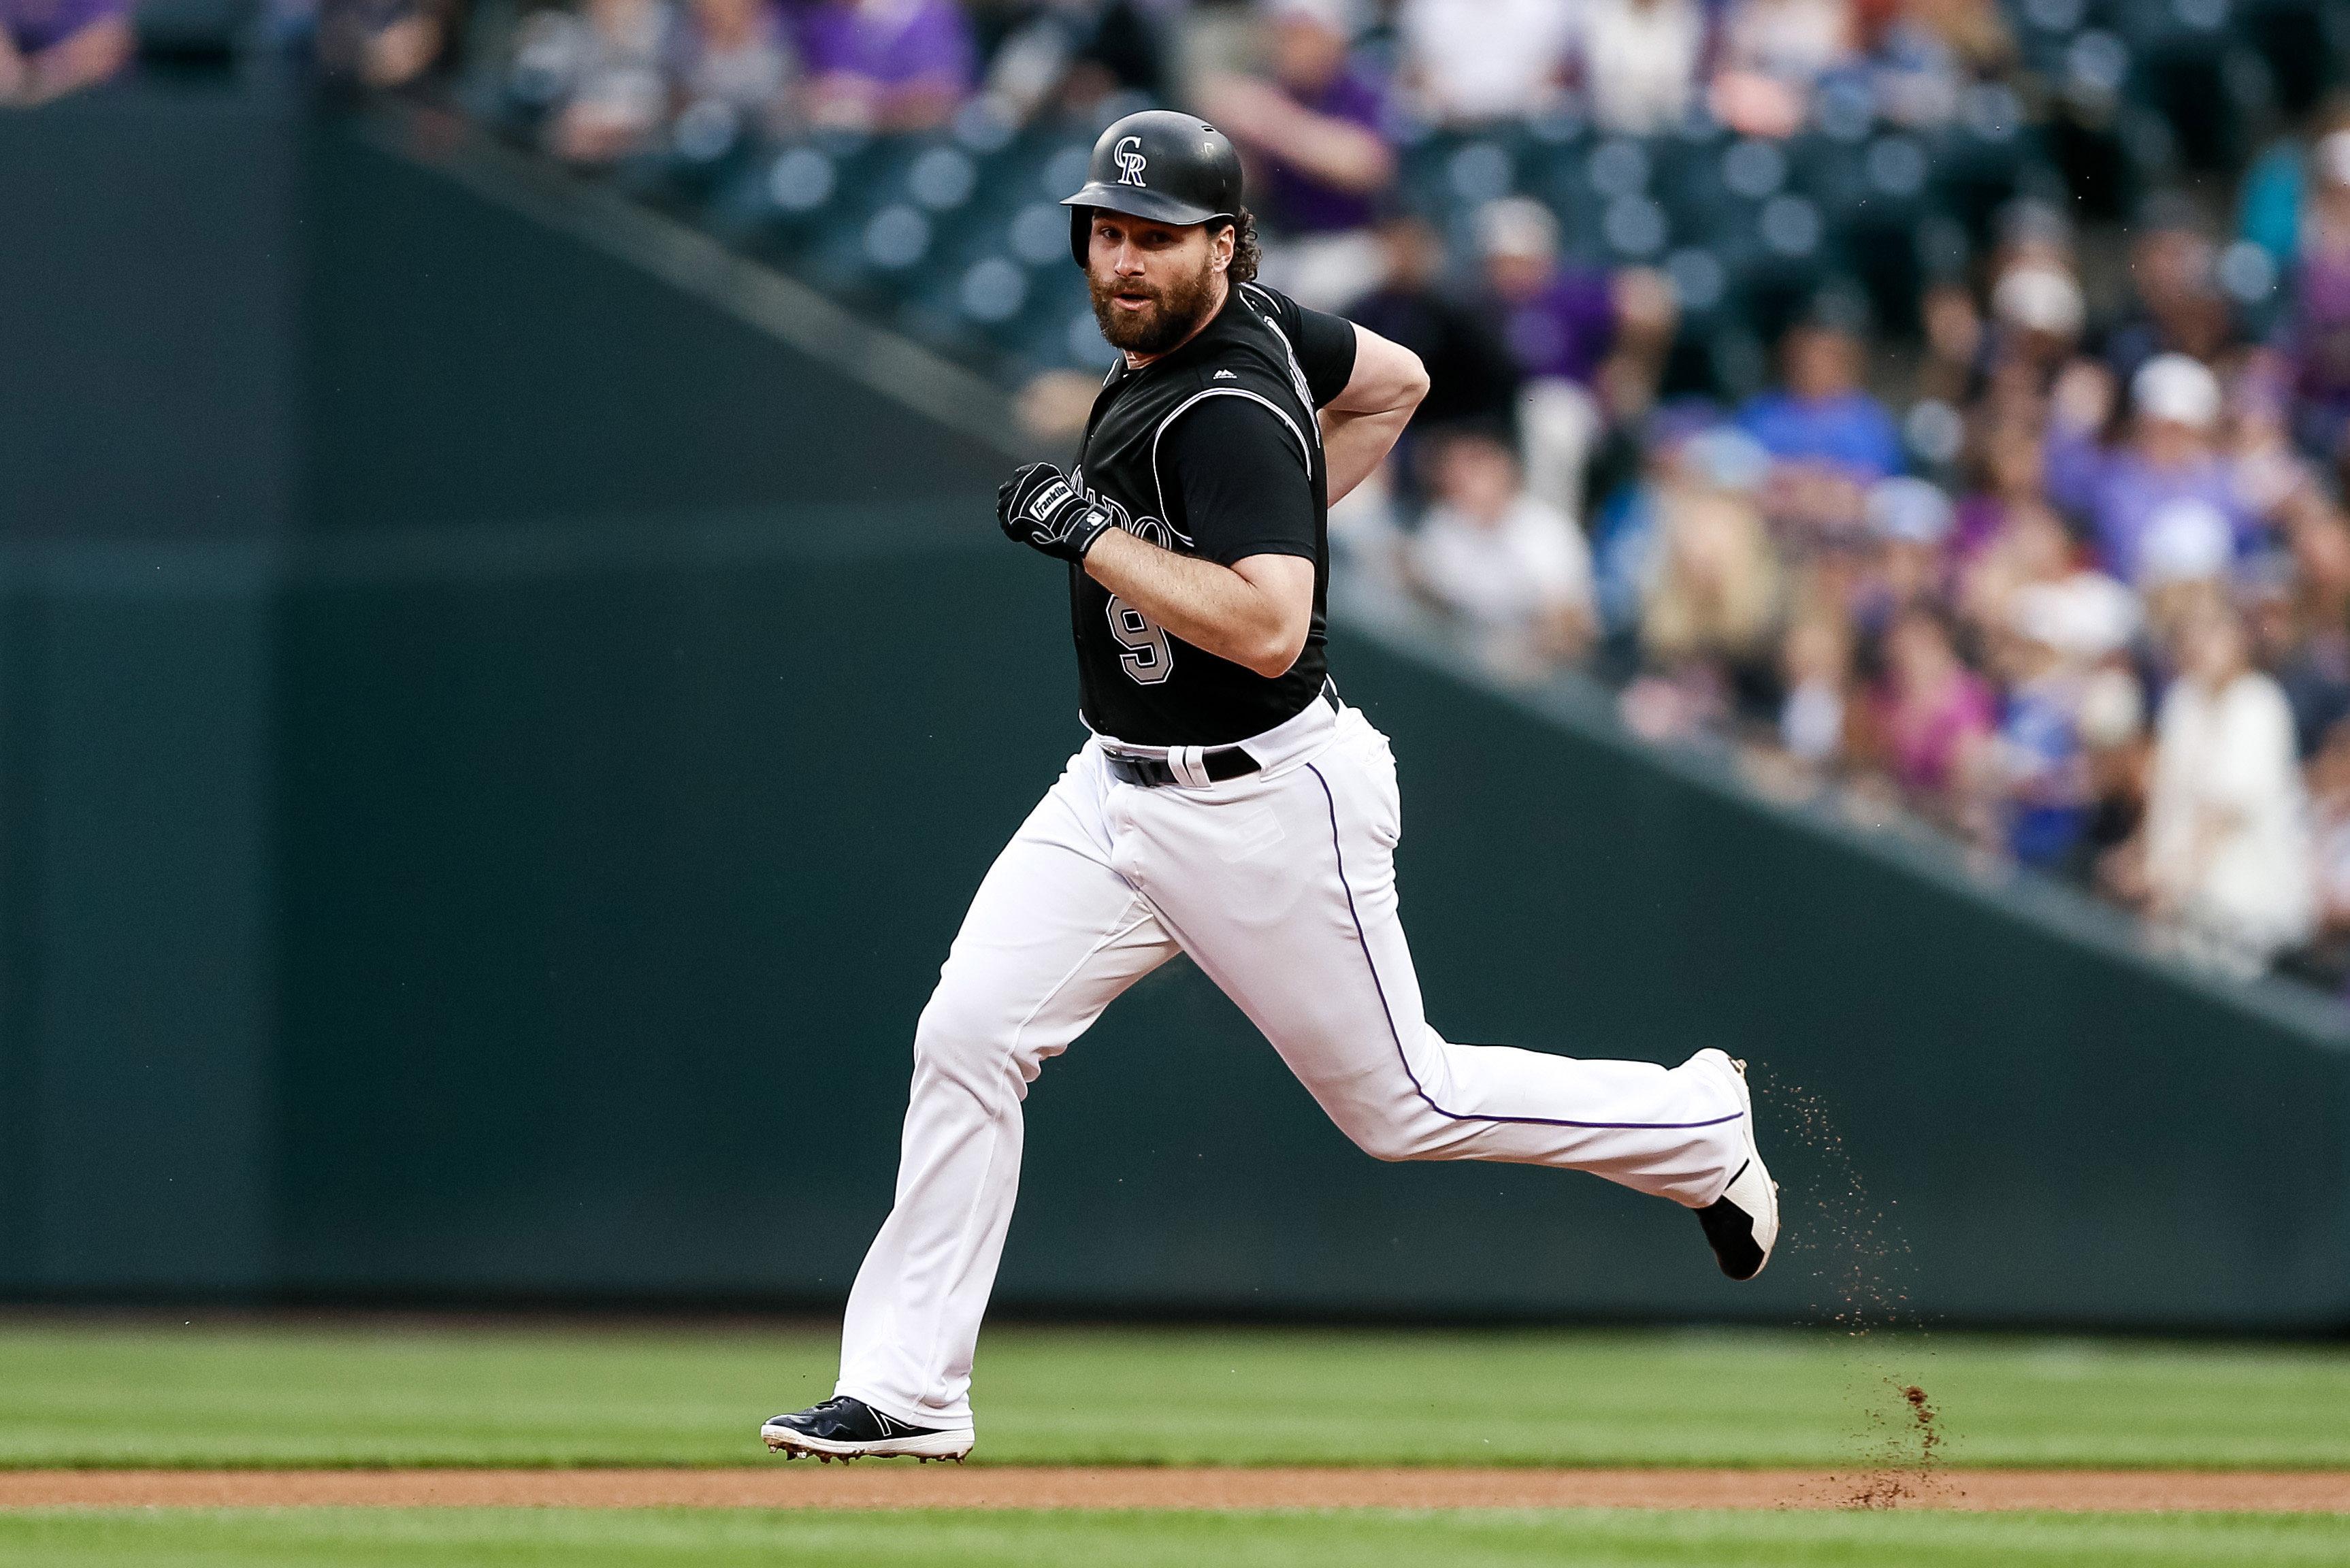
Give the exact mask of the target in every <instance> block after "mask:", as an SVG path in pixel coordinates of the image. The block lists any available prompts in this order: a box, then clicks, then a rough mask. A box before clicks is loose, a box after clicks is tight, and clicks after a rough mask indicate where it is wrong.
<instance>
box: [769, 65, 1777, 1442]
mask: <svg viewBox="0 0 2350 1568" xmlns="http://www.w3.org/2000/svg"><path fill="white" fill-rule="evenodd" d="M1063 204H1064V205H1066V206H1067V207H1068V208H1069V210H1070V226H1069V236H1070V248H1071V251H1072V252H1073V253H1074V254H1075V256H1076V262H1077V265H1080V266H1082V267H1083V268H1085V270H1086V278H1087V284H1088V285H1089V286H1090V288H1091V290H1092V295H1093V306H1094V314H1095V315H1096V316H1097V317H1098V318H1099V319H1100V322H1101V330H1102V336H1103V337H1106V338H1107V339H1108V340H1109V342H1110V344H1111V345H1112V347H1114V348H1118V349H1120V350H1122V351H1123V352H1122V355H1121V357H1120V358H1119V360H1118V363H1117V365H1116V366H1115V367H1114V368H1113V369H1111V370H1110V373H1109V376H1108V379H1107V380H1105V381H1104V382H1103V384H1102V389H1101V392H1100V394H1099V396H1098V397H1097V398H1096V400H1095V401H1094V407H1093V414H1092V418H1091V419H1090V420H1089V421H1087V429H1086V436H1085V442H1084V446H1083V448H1082V449H1081V451H1080V452H1079V456H1078V462H1077V465H1076V467H1075V468H1073V469H1071V470H1070V471H1069V472H1066V473H1064V472H1061V471H1060V470H1059V469H1057V468H1055V467H1053V466H1052V465H1051V464H1049V463H1042V462H1036V463H1030V464H1029V465H1027V466H1026V467H1024V468H1023V469H1021V470H1020V471H1019V472H1016V473H1014V475H1013V476H1012V477H1011V479H1010V480H1008V481H1007V482H1006V483H1004V485H1003V489H1002V490H1001V491H1000V492H999V493H998V494H997V502H996V516H997V519H998V521H999V522H1000V523H1001V524H1002V525H1003V532H1004V533H1005V535H1008V536H1009V537H1010V538H1011V539H1012V540H1014V542H1015V543H1018V544H1021V545H1027V546H1028V547H1030V548H1032V549H1035V550H1038V551H1041V552H1043V553H1044V554H1045V555H1047V556H1053V557H1055V558H1056V559H1058V560H1062V561H1066V562H1067V563H1068V575H1069V611H1070V618H1071V620H1072V622H1073V624H1074V627H1075V630H1076V644H1077V683H1078V691H1079V694H1080V698H1081V701H1082V708H1083V713H1084V717H1085V722H1086V725H1087V728H1088V729H1089V730H1090V731H1091V732H1092V734H1091V736H1090V738H1088V739H1087V742H1086V743H1085V744H1084V745H1083V746H1081V747H1079V748H1078V750H1077V753H1076V755H1075V756H1074V757H1072V758H1070V759H1069V763H1068V765H1067V767H1066V769H1064V770H1063V772H1062V774H1061V777H1060V782H1058V783H1057V784H1055V785H1054V786H1053V788H1052V789H1051V790H1050V791H1049V792H1048V793H1047V794H1045V798H1044V801H1043V803H1042V804H1040V805H1038V806H1037V807H1036V808H1035V811H1034V812H1032V813H1031V814H1030V815H1029V817H1028V819H1027V821H1026V822H1025V823H1024V824H1023V825H1022V826H1021V828H1020V830H1019V832H1018V833H1017V834H1016V835H1015V836H1014V837H1013V840H1012V842H1011V844H1010V845H1008V846H1006V847H1005V848H1004V850H1003V854H1002V855H1001V856H1000V857H998V858H997V859H996V862H995V864H994V866H993V868H992V869H990V870H989V872H988V874H987V877H986V878H985V879H984V880H983V882H982V883H981V884H980V888H979V892H978V894H977V895H976V897H974V898H972V905H971V910H970V912H969V913H968V914H967V915H966V916H964V918H963V923H962V931H961V932H960V933H959V934H958V935H957V936H956V938H955V940H954V945H953V947H952V948H951V950H950V951H949V953H948V956H947V961H946V964H945V967H944V968H943V969H942V970H941V972H940V976H939V984H938V989H937V990H936V991H935V992H932V993H931V1000H930V1003H929V1005H928V1006H926V1007H925V1008H924V1009H923V1010H922V1015H921V1019H920V1023H917V1024H916V1026H915V1030H914V1079H913V1091H912V1101H911V1104H910V1106H908V1109H907V1112H906V1127H905V1136H904V1142H903V1145H902V1147H901V1149H900V1152H899V1168H898V1190H897V1202H896V1206H895V1207H894V1208H893V1209H892V1210H891V1211H890V1214H889V1220H888V1221H887V1222H886V1223H884V1224H883V1225H882V1227H881V1232H880V1234H879V1236H878V1237H876V1238H875V1239H874V1242H873V1246H872V1250H871V1251H868V1253H867V1254H866V1257H865V1263H864V1266H863V1268H862V1269H861V1270H859V1272H858V1276H857V1283H856V1285H855V1287H854V1288H853V1289H852V1290H851V1292H850V1293H849V1298H848V1312H847V1324H846V1328H845V1332H844V1335H843V1341H844V1343H843V1345H842V1348H841V1362H840V1380H839V1383H838V1385H837V1388H836V1391H835V1393H834V1397H832V1398H830V1399H827V1400H826V1401H824V1402H823V1403H822V1404H820V1405H817V1406H816V1407H813V1408H811V1409H806V1410H801V1411H798V1412H796V1413H795V1414H791V1415H785V1416H777V1417H775V1418H774V1419H773V1420H771V1421H769V1422H767V1423H766V1424H765V1426H764V1428H762V1429H761V1436H762V1437H764V1438H765V1440H766V1442H767V1445H768V1447H770V1448H772V1449H781V1450H783V1452H784V1453H785V1454H786V1455H787V1456H796V1455H800V1454H815V1455H818V1456H820V1457H823V1458H826V1459H833V1458H840V1459H854V1458H858V1457H861V1456H864V1455H880V1454H910V1455H914V1456H916V1457H918V1458H923V1459H961V1458H962V1456H964V1455H965V1454H967V1453H969V1452H970V1451H971V1448H972V1440H973V1429H974V1428H973V1425H972V1409H971V1400H970V1388H971V1369H972V1352H973V1349H974V1347H975V1346H976V1345H977V1343H978V1339H979V1327H980V1318H981V1316H982V1314H983V1312H984V1311H985V1309H986V1306H987V1298H988V1293H989V1292H990V1291H991V1290H992V1289H993V1286H994V1282H995V1271H996V1263H997V1261H998V1259H999V1258H1000V1257H1001V1255H1002V1253H1003V1238H1004V1233H1005V1231H1006V1230H1007V1229H1008V1228H1009V1227H1010V1225H1011V1221H1012V1206H1013V1201H1014V1197H1015V1195H1016V1193H1017V1190H1018V1186H1019V1179H1020V1148H1021V1139H1022V1122H1021V1116H1022V1110H1021V1102H1022V1101H1023V1099H1024V1097H1025V1096H1026V1094H1027V1089H1028V1085H1029V1084H1030V1083H1032V1082H1033V1081H1034V1080H1035V1077H1036V1075H1037V1073H1038V1071H1039V1070H1040V1069H1041V1068H1042V1067H1043V1066H1044V1064H1045V1060H1046V1059H1047V1058H1048V1057H1052V1056H1055V1055H1058V1054H1060V1053H1061V1052H1063V1051H1064V1050H1066V1049H1067V1048H1068V1045H1069V1043H1070V1042H1071V1041H1073V1040H1075V1039H1076V1037H1077V1036H1078V1035H1080V1034H1082V1033H1085V1032H1086V1030H1087V1027H1088V1026H1089V1025H1090V1024H1091V1023H1093V1022H1094V1020H1095V1019H1096V1018H1097V1017H1098V1016H1099V1015H1100V1014H1101V1012H1102V1010H1103V1009H1104V1008H1105V1007H1107V1006H1108V1005H1109V1003H1110V1002H1112V1001H1113V1000H1114V999H1116V998H1117V996H1118V993H1119V992H1123V991H1125V990H1126V988H1127V987H1128V986H1130V985H1132V984H1133V983H1134V982H1135V981H1138V980H1139V979H1141V978H1142V977H1143V976H1144V975H1146V974H1148V973H1149V972H1150V971H1152V970H1154V969H1156V968H1158V967H1159V965H1160V964H1163V963H1165V962H1166V961H1168V960H1170V959H1171V958H1173V957H1174V956H1175V955H1176V954H1177V953H1179V952H1180V953H1188V954H1190V955H1191V958H1192V960H1193V961H1195V962H1196V963H1198V965H1199V966H1200V968H1201V971H1204V972H1205V973H1206V974H1207V975H1208V977H1209V978H1210V979H1211V980H1212V981H1215V982H1216V984H1217V985H1219V986H1220V987H1222V989H1223V991H1224V992H1225V994H1227V995H1229V996H1230V997H1231V998H1232V1000H1233V1001H1234V1002H1237V1003H1239V1005H1240V1008H1241V1010H1242V1011H1243V1012H1245V1013H1246V1014H1248V1016H1249V1019H1250V1020H1251V1022H1253V1023H1255V1024H1256V1026H1257V1027H1258V1028H1259V1029H1260V1030H1262V1031H1263V1033H1264V1036H1265V1038H1266V1039H1267V1040H1268V1041H1270V1042H1272V1044H1273V1048H1274V1050H1275V1051H1277V1052H1279V1053H1280V1054H1281V1057H1282V1060H1283V1061H1284V1062H1285V1063H1287V1064H1288V1065H1289V1068H1290V1070H1291V1071H1292V1072H1294V1073H1295V1074H1296V1075H1297V1077H1298V1079H1299V1081H1300V1082H1302V1083H1303V1084H1304V1085H1305V1087H1306V1088H1307V1089H1308V1090H1309V1091H1311V1092H1312V1094H1313V1096H1314V1097H1315V1100H1316V1101H1317V1102H1319V1103H1320V1105H1321V1106H1322V1108H1323V1109H1324V1110H1325V1111H1326V1112H1327V1113H1328V1114H1329V1116H1330V1118H1331V1119H1332V1120H1333V1121H1335V1122H1336V1123H1337V1124H1338V1126H1339V1127H1341V1128H1343V1129H1344V1130H1345V1131H1346V1132H1347V1135H1348V1136H1349V1137H1352V1138H1353V1139H1354V1140H1355V1142H1356V1143H1357V1144H1358V1145H1360V1146H1361V1147H1362V1148H1363V1149H1364V1150H1365V1151H1366V1152H1367V1153H1368V1154H1370V1155H1371V1156H1372V1157H1373V1158H1378V1159H1494V1160H1512V1161H1516V1162H1519V1163H1523V1164H1533V1165H1549V1166H1556V1167H1559V1168H1563V1169H1568V1170H1587V1171H1590V1172H1592V1173H1594V1174H1595V1175H1598V1176H1603V1177H1606V1178H1607V1179H1608V1180H1610V1181H1617V1182H1621V1183H1622V1184H1624V1185H1625V1186H1627V1187H1630V1188H1634V1189H1638V1190H1639V1191H1641V1192H1648V1193H1654V1194H1656V1195H1657V1196H1659V1197H1660V1198H1667V1199H1671V1200H1672V1201H1674V1202H1676V1203H1679V1204H1681V1205H1683V1206H1684V1207H1686V1208H1689V1209H1691V1210H1695V1211H1696V1213H1697V1216H1698V1219H1699V1220H1700V1223H1701V1224H1702V1226H1703V1228H1704V1232H1705V1237H1706V1240H1707V1241H1709V1242H1710V1243H1711V1245H1712V1248H1713V1251H1714V1255H1715V1257H1716V1258H1717V1259H1718V1261H1719V1262H1720V1263H1721V1269H1722V1271H1723V1272H1725V1273H1727V1274H1729V1275H1730V1276H1731V1278H1733V1279H1740V1280H1744V1279H1752V1277H1753V1276H1754V1275H1755V1274H1756V1273H1758V1272H1761V1270H1762V1268H1763V1263H1764V1262H1766V1261H1767V1260H1768V1259H1769V1258H1770V1255H1771V1249H1772V1246H1773V1242H1774V1241H1776V1239H1777V1235H1778V1229H1779V1213H1778V1196H1777V1189H1776V1188H1775V1186H1774V1185H1773V1182H1772V1180H1771V1178H1770V1176H1769V1174H1768V1172H1766V1171H1765V1170H1764V1168H1763V1160H1762V1158H1761V1156H1760V1155H1759V1154H1758V1153H1757V1152H1756V1149H1755V1142H1754V1125H1753V1116H1752V1102H1751V1099H1750V1097H1749V1095H1748V1091H1747V1085H1746V1081H1745V1076H1744V1070H1743V1065H1742V1064H1740V1063H1738V1062H1734V1061H1732V1060H1731V1058H1730V1057H1729V1056H1727V1055H1724V1054H1722V1053H1721V1052H1720V1051H1712V1050H1708V1051H1700V1052H1699V1053H1698V1054H1696V1055H1694V1056H1692V1057H1690V1059H1689V1060H1688V1061H1687V1062H1685V1063H1683V1064H1681V1065H1679V1067H1674V1068H1670V1069H1668V1068H1665V1067H1662V1066H1659V1065H1657V1064H1652V1063H1646V1062H1598V1061H1580V1060H1576V1059H1574V1058H1571V1057H1565V1056H1557V1055H1551V1054H1545V1053H1543V1052H1538V1051H1524V1050H1516V1049H1512V1048H1510V1047H1507V1046H1500V1045H1456V1044H1451V1043H1450V1042H1449V1041H1447V1040H1445V1039H1444V1038H1443V1037H1442V1036H1441V1035H1440V1034H1438V1033H1436V1031H1435V1030H1434V1029H1432V1028H1430V1026H1429V1025H1428V1023H1426V1021H1425V1020H1424V1019H1423V1018H1422V1017H1421V1015H1420V996H1419V982H1418V981H1417V980H1416V979H1415V978H1414V976H1413V973H1412V962H1411V951H1410V949H1409V947H1408V946H1407V945H1406V943H1405V940H1404V933H1403V928H1402V926H1401V924H1400V923H1399V920H1398V918H1397V912H1396V888H1395V877H1394V859H1393V857H1394V853H1395V847H1396V844H1397V841H1398V839H1399V836H1401V833H1402V817H1401V811H1400V806H1399V801H1398V797H1397V793H1396V773H1395V763H1394V760H1393V758H1392V756H1391V755H1390V754H1389V753H1388V742H1387V738H1386V737H1385V736H1384V735H1382V734H1380V733H1379V732H1378V731H1377V730H1376V729H1374V728H1372V727H1371V725H1370V723H1369V722H1368V721H1367V720H1366V719H1365V718H1364V717H1363V715H1362V714H1361V713H1360V712H1359V711H1357V710H1355V709H1353V708H1349V707H1347V706H1346V705H1345V704H1344V703H1343V702H1341V701H1339V699H1338V695H1337V691H1336V687H1335V686H1334V685H1333V684H1332V682H1331V680H1330V679H1329V675H1328V672H1327V670H1326V668H1325V660H1324V657H1323V640H1324V639H1323V609H1324V603H1325V597H1326V590H1327V588H1328V586H1329V577H1330V552H1329V545H1328V541H1327V539H1326V533H1325V518H1326V512H1327V509H1328V503H1329V502H1330V501H1331V500H1334V499H1336V498H1337V497H1339V496H1343V495H1345V494H1346V493H1347V492H1348V491H1349V490H1351V489H1353V488H1354V487H1355V485H1357V483H1360V482H1361V481H1362V480H1363V479H1364V478H1366V477H1367V475H1369V474H1370V473H1371V472H1372V471H1373V470H1375V469H1376V468H1378V465H1379V463H1380V462H1381V461H1382V460H1383V459H1384V458H1385V457H1386V456H1387V453H1388V448H1389V447H1391V446H1392V445H1394V443H1395V441H1396V438H1397V436H1398V435H1399V434H1400V433H1401V432H1402V431H1403V428H1404V424H1405V422H1406V421H1409V419H1410V417H1411V413H1412V410H1413V409H1414V408H1415V407H1417V406H1418V404H1419V400H1420V398H1421V396H1422V394H1424V393H1425V392H1426V391H1427V389H1428V380H1427V376H1426V373H1425V372H1424V371H1423V370H1422V369H1421V368H1420V364H1419V359H1418V358H1417V357H1415V356H1414V355H1412V354H1411V353H1410V352H1409V351H1408V350H1406V349H1403V348H1399V347H1397V346H1396V345H1395V344H1392V343H1389V342H1388V341H1387V340H1385V339H1384V338H1381V337H1378V336H1376V335H1374V334H1372V333H1369V332H1367V331H1365V330H1363V329H1362V328H1361V327H1357V326H1355V325H1353V324H1352V323H1350V322H1347V321H1345V320H1342V319H1340V318H1338V317H1333V316H1324V315H1321V314H1318V313H1316V312H1315V311H1310V310H1305V309H1301V308H1300V307H1299V306H1297V305H1296V304H1295V303H1294V302H1293V301H1291V300H1289V299H1287V298H1286V297H1284V296H1282V295H1280V294H1277V293H1275V292H1274V291H1273V290H1271V289H1269V288H1266V287H1264V286H1262V285H1260V284H1258V283H1257V282H1255V281H1254V280H1255V276H1256V264H1257V247H1256V238H1255V232H1254V224H1253V221H1252V220H1251V217H1250V214H1249V212H1248V210H1247V208H1246V207H1244V206H1243V205H1242V202H1241V163H1240V158H1239V155H1238V154H1237V153H1236V152H1235V151H1233V149H1232V143H1231V142H1230V141H1229V140H1226V139H1225V138H1224V137H1223V136H1222V133H1220V132H1218V131H1217V130H1214V129H1212V128H1211V127H1210V126H1208V125H1206V124H1204V123H1203V122H1201V121H1200V120H1198V119H1192V118H1191V116H1189V115H1184V114H1178V113H1174V112H1171V111H1167V110H1151V111H1148V112H1145V113H1141V114H1135V115H1129V116H1128V117H1127V118H1126V119H1121V120H1119V121H1118V123H1117V124H1115V125H1113V126H1111V127H1110V128H1109V129H1108V130H1107V131H1104V132H1103V133H1102V137H1101V140H1100V141H1099V142H1098V143H1097V144H1096V145H1095V148H1094V151H1093V158H1092V161H1091V164H1090V167H1089V168H1088V169H1087V182H1086V185H1085V187H1084V188H1083V189H1082V190H1080V191H1078V192H1077V193H1076V195H1074V196H1071V197H1069V198H1068V199H1067V201H1066V202H1064V203H1063Z"/></svg>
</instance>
